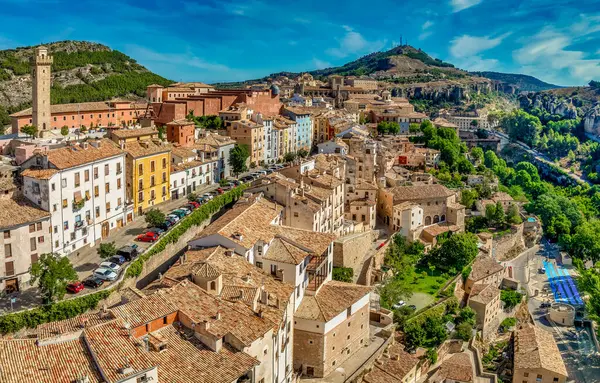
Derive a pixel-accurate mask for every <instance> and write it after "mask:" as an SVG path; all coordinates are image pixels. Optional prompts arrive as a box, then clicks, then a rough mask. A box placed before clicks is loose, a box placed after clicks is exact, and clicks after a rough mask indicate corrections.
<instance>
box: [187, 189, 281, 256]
mask: <svg viewBox="0 0 600 383" xmlns="http://www.w3.org/2000/svg"><path fill="white" fill-rule="evenodd" d="M282 210H283V208H282V207H281V206H280V205H278V204H276V203H274V202H270V201H268V200H266V199H265V198H262V197H258V195H255V196H252V197H250V199H249V200H244V199H240V200H238V202H237V203H236V204H235V205H234V206H233V208H232V209H230V210H228V211H227V212H226V213H225V214H223V215H222V216H221V217H219V218H218V219H217V220H216V221H215V222H213V223H212V224H210V225H209V226H208V227H207V228H205V229H204V230H203V231H202V232H201V233H200V235H199V236H198V237H196V238H204V237H207V236H209V235H213V234H220V235H222V236H223V237H226V238H229V239H230V240H231V241H233V242H236V243H238V244H239V245H241V246H243V247H245V248H250V247H251V246H253V245H254V244H255V243H256V242H257V241H258V240H262V241H264V242H270V241H271V239H273V237H274V234H273V231H272V230H271V228H270V225H271V222H272V221H273V220H274V219H275V218H276V217H277V216H279V215H280V214H281V211H282ZM238 234H239V235H241V237H239V236H238Z"/></svg>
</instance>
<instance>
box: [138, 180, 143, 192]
mask: <svg viewBox="0 0 600 383" xmlns="http://www.w3.org/2000/svg"><path fill="white" fill-rule="evenodd" d="M143 188H144V180H143V179H142V178H140V179H139V180H138V189H140V190H142V189H143Z"/></svg>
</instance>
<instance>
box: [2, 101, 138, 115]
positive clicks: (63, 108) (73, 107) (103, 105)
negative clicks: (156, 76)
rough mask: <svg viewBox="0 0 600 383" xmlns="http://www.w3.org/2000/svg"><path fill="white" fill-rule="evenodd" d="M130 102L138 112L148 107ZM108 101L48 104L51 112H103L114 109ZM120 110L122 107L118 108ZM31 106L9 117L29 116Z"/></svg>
mask: <svg viewBox="0 0 600 383" xmlns="http://www.w3.org/2000/svg"><path fill="white" fill-rule="evenodd" d="M130 102H131V109H139V110H140V112H142V111H143V110H145V109H146V108H147V107H148V104H147V103H145V102H135V101H130ZM110 103H111V102H110V101H96V102H80V103H77V104H55V105H51V106H50V113H51V114H55V113H56V114H58V113H87V112H104V111H108V110H109V109H110V110H112V111H116V110H117V109H115V108H114V106H111V105H110ZM119 110H122V109H119ZM31 111H32V108H27V109H25V110H22V111H20V112H17V113H13V114H11V117H27V116H31Z"/></svg>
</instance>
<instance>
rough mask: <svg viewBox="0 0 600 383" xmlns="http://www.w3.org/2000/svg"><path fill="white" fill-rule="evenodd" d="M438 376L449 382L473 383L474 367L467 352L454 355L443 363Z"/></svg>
mask: <svg viewBox="0 0 600 383" xmlns="http://www.w3.org/2000/svg"><path fill="white" fill-rule="evenodd" d="M436 374H439V376H441V377H443V378H444V379H447V380H452V381H458V382H472V381H473V365H472V364H471V358H470V357H469V355H468V354H467V353H465V352H460V353H457V354H454V355H452V356H451V357H450V358H448V359H446V360H444V361H443V362H442V364H441V366H440V368H439V370H438V372H437V373H436Z"/></svg>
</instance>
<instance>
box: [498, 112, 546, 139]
mask: <svg viewBox="0 0 600 383" xmlns="http://www.w3.org/2000/svg"><path fill="white" fill-rule="evenodd" d="M500 125H501V126H502V129H503V130H504V131H506V132H507V133H508V135H509V136H510V138H512V139H513V140H516V141H522V142H524V143H526V144H527V145H529V146H535V145H536V144H537V141H538V140H539V137H540V133H541V131H542V123H541V122H540V119H539V118H537V117H536V116H532V115H531V114H529V113H527V112H525V111H524V110H522V109H516V110H514V111H512V112H511V113H508V114H507V115H505V116H504V117H503V118H502V120H501V121H500Z"/></svg>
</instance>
